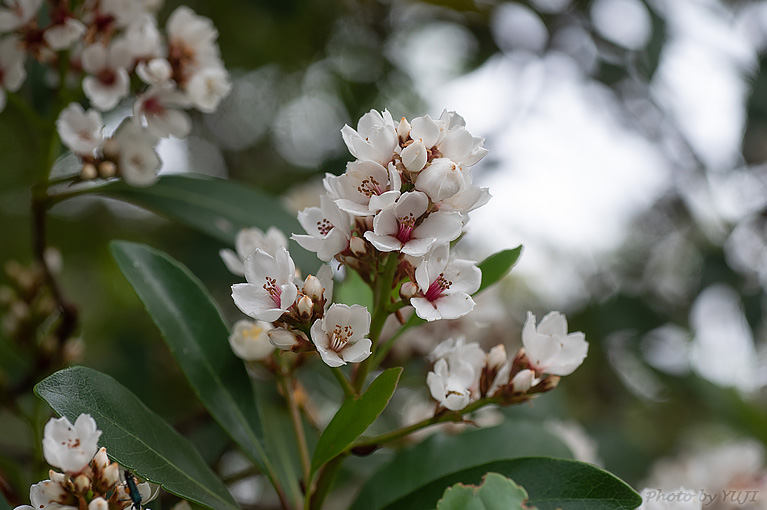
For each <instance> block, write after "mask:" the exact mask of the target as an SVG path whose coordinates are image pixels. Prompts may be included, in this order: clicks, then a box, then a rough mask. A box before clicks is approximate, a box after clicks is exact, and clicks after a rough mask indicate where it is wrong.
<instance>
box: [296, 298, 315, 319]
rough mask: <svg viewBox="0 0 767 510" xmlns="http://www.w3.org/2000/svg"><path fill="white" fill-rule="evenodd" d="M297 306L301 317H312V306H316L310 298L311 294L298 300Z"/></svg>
mask: <svg viewBox="0 0 767 510" xmlns="http://www.w3.org/2000/svg"><path fill="white" fill-rule="evenodd" d="M296 308H297V309H298V314H299V315H300V316H301V317H311V315H312V308H314V303H313V302H312V300H311V299H310V298H309V296H304V297H302V298H301V299H299V300H298V305H297V306H296Z"/></svg>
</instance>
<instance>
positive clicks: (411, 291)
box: [399, 282, 418, 299]
mask: <svg viewBox="0 0 767 510" xmlns="http://www.w3.org/2000/svg"><path fill="white" fill-rule="evenodd" d="M416 292H418V285H416V284H415V283H413V282H405V283H403V284H402V286H401V287H400V288H399V295H400V297H401V298H402V299H410V298H411V297H413V296H415V293H416Z"/></svg>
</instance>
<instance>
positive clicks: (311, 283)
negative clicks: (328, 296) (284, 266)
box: [299, 274, 322, 311]
mask: <svg viewBox="0 0 767 510" xmlns="http://www.w3.org/2000/svg"><path fill="white" fill-rule="evenodd" d="M301 292H303V293H304V295H305V296H308V297H309V298H310V299H312V300H313V301H319V300H320V299H322V283H320V279H319V278H317V277H316V276H314V275H311V274H310V275H309V276H307V277H306V280H305V281H304V287H303V289H301ZM299 311H300V310H299Z"/></svg>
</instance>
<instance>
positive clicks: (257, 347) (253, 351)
mask: <svg viewBox="0 0 767 510" xmlns="http://www.w3.org/2000/svg"><path fill="white" fill-rule="evenodd" d="M272 328H273V326H272V325H271V324H269V323H268V322H263V321H257V322H253V321H249V320H245V319H243V320H239V321H237V322H236V323H235V324H234V330H233V331H232V334H231V335H229V345H230V346H231V347H232V350H233V351H234V353H235V354H236V355H237V357H238V358H241V359H244V360H245V361H261V360H263V359H266V358H267V357H268V356H269V355H270V354H271V353H272V352H273V351H274V346H273V345H272V344H271V343H270V342H269V331H270V330H271V329H272Z"/></svg>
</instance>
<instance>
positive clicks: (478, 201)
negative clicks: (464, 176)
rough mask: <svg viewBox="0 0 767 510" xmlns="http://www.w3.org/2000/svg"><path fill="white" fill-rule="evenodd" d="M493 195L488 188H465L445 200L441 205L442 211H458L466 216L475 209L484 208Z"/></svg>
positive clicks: (467, 186) (470, 186) (469, 186)
mask: <svg viewBox="0 0 767 510" xmlns="http://www.w3.org/2000/svg"><path fill="white" fill-rule="evenodd" d="M491 198H492V195H490V191H489V190H488V189H487V188H480V187H479V186H475V185H474V184H468V185H466V186H464V187H463V188H462V189H461V190H459V191H458V193H456V194H455V195H453V196H452V197H449V198H446V199H443V200H442V201H440V203H439V210H440V211H457V212H459V213H461V214H462V215H465V214H467V213H469V212H471V211H473V210H474V209H477V208H479V207H482V206H483V205H485V204H486V203H488V202H489V201H490V199H491Z"/></svg>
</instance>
